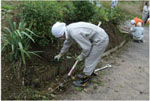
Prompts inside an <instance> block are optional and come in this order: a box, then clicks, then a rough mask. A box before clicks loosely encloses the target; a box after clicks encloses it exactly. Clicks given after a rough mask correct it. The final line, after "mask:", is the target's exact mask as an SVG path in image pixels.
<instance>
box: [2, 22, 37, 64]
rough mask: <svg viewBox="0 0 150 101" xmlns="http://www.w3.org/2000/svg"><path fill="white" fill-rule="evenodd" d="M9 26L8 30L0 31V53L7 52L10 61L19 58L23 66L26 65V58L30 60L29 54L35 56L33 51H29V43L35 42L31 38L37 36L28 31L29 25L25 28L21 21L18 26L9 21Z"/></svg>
mask: <svg viewBox="0 0 150 101" xmlns="http://www.w3.org/2000/svg"><path fill="white" fill-rule="evenodd" d="M9 24H10V28H9V27H4V28H3V29H2V32H3V34H2V52H7V53H8V55H9V57H10V60H11V61H12V60H15V61H16V60H18V59H19V58H20V57H21V59H22V62H23V64H26V56H27V57H28V58H31V54H33V55H37V54H36V52H35V51H29V48H30V43H31V42H35V41H34V39H33V38H32V36H37V35H35V34H34V33H33V32H32V31H31V30H30V28H31V25H30V26H29V28H26V23H25V22H24V20H23V19H21V21H20V22H19V24H17V23H16V22H12V21H11V20H9ZM37 56H38V55H37Z"/></svg>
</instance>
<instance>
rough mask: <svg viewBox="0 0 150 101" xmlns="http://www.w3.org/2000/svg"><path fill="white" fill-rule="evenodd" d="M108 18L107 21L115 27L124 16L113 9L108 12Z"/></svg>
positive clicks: (116, 9)
mask: <svg viewBox="0 0 150 101" xmlns="http://www.w3.org/2000/svg"><path fill="white" fill-rule="evenodd" d="M108 18H109V21H111V22H112V23H113V24H115V25H117V24H119V23H120V22H121V21H123V20H124V18H125V14H124V13H122V12H121V11H120V10H119V9H118V8H113V9H111V10H109V13H108Z"/></svg>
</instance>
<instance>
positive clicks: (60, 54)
mask: <svg viewBox="0 0 150 101" xmlns="http://www.w3.org/2000/svg"><path fill="white" fill-rule="evenodd" d="M61 56H62V53H59V54H58V55H56V56H55V57H54V59H57V61H59V59H60V58H61Z"/></svg>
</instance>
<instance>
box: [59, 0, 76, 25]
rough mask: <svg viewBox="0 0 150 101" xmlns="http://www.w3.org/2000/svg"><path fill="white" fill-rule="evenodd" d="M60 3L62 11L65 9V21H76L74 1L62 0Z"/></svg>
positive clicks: (67, 22) (68, 22)
mask: <svg viewBox="0 0 150 101" xmlns="http://www.w3.org/2000/svg"><path fill="white" fill-rule="evenodd" d="M59 4H60V6H61V8H62V11H63V14H64V22H65V23H66V24H70V23H72V22H75V19H76V15H75V7H74V5H73V2H70V1H67V2H66V1H64V2H61V3H59Z"/></svg>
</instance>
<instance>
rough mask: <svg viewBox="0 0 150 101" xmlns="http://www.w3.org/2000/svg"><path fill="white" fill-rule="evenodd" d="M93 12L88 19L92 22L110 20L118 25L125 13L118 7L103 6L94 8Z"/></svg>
mask: <svg viewBox="0 0 150 101" xmlns="http://www.w3.org/2000/svg"><path fill="white" fill-rule="evenodd" d="M95 12H96V13H95V14H94V15H93V17H92V19H91V20H90V21H91V22H92V23H98V22H99V21H102V22H103V23H107V22H112V23H113V24H115V25H118V24H119V23H120V22H121V21H123V20H124V18H125V14H124V13H122V12H121V11H120V10H119V9H118V8H113V9H107V8H105V7H101V8H96V10H95Z"/></svg>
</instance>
